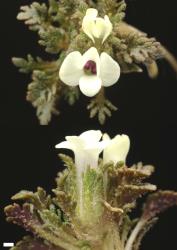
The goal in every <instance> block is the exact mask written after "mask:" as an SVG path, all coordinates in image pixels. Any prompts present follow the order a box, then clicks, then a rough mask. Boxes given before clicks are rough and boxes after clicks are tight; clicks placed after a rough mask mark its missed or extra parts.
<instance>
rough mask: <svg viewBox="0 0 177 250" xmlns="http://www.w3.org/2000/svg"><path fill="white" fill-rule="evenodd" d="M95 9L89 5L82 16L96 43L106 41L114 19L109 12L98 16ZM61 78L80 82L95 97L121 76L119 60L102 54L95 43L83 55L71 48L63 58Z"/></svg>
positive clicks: (85, 28)
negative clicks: (110, 17)
mask: <svg viewBox="0 0 177 250" xmlns="http://www.w3.org/2000/svg"><path fill="white" fill-rule="evenodd" d="M97 15H98V11H97V10H96V9H92V8H90V9H88V10H87V12H86V15H85V17H84V19H83V23H82V30H83V31H84V33H85V34H86V35H87V36H88V37H89V38H90V39H91V40H92V41H93V43H94V44H95V43H96V42H98V43H99V44H103V43H104V41H105V40H106V39H107V37H108V36H109V35H110V34H111V32H112V28H113V27H112V23H111V22H110V20H109V17H108V16H105V17H104V19H103V18H101V17H97ZM59 77H60V79H61V80H62V81H63V82H64V83H65V84H67V85H69V86H77V85H79V87H80V90H81V92H82V93H83V94H84V95H86V96H88V97H92V96H94V95H96V94H97V93H98V92H99V90H100V89H101V87H102V86H104V87H109V86H111V85H113V84H115V83H116V82H117V81H118V79H119V77H120V66H119V64H118V63H117V62H116V61H115V60H114V59H113V58H112V57H111V56H110V55H108V54H107V53H105V52H102V53H101V54H100V55H99V53H98V50H97V48H95V47H92V48H90V49H89V50H87V51H86V52H85V53H84V54H83V55H81V53H80V52H79V51H74V52H71V53H70V54H69V55H68V56H67V57H66V58H65V59H64V61H63V63H62V65H61V68H60V71H59Z"/></svg>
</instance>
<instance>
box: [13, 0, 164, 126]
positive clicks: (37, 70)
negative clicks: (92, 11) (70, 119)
mask: <svg viewBox="0 0 177 250" xmlns="http://www.w3.org/2000/svg"><path fill="white" fill-rule="evenodd" d="M90 7H92V8H97V9H98V10H99V14H100V15H101V16H104V15H108V16H109V18H110V20H111V22H112V24H113V33H112V35H111V36H110V37H109V38H108V39H107V40H106V41H105V42H104V44H103V45H102V46H101V45H100V46H101V47H99V48H98V49H99V51H105V52H107V53H108V54H110V55H111V56H112V57H113V58H114V59H115V60H117V61H118V63H119V64H120V66H121V72H123V73H131V72H142V68H141V64H144V65H145V66H146V67H147V71H148V74H149V76H150V77H151V78H154V77H156V76H157V75H158V67H157V64H156V62H155V61H156V60H157V59H159V58H162V57H163V56H164V50H163V49H162V47H161V45H160V44H159V43H158V42H156V40H155V39H154V38H148V37H147V35H146V34H144V33H142V32H140V31H139V30H137V29H135V28H133V27H132V26H130V25H128V24H126V23H124V22H123V19H124V17H125V10H126V3H125V1H124V0H121V1H114V0H97V1H92V0H87V1H84V0H81V1H80V0H74V1H73V0H67V1H66V0H61V1H58V0H48V2H47V3H46V2H45V3H41V4H40V3H38V2H34V3H32V4H30V5H29V6H23V7H21V9H20V13H19V14H18V16H17V18H18V19H19V20H21V21H24V23H25V24H26V25H28V27H29V29H30V30H32V31H35V32H37V33H38V36H39V39H38V43H39V44H40V45H42V46H43V47H44V49H45V51H46V52H47V53H49V54H52V55H53V54H55V55H54V56H53V60H52V61H48V60H42V59H41V58H39V57H37V58H36V59H34V58H33V57H32V56H31V55H28V57H27V59H22V58H13V63H14V64H15V65H16V66H17V67H18V68H19V70H20V72H23V73H30V74H31V78H32V80H33V81H32V83H30V84H29V87H28V92H27V100H28V101H30V102H31V103H32V105H33V106H34V107H35V108H36V109H37V112H36V114H37V116H38V118H39V121H40V124H42V125H46V124H48V123H49V122H50V121H51V118H52V115H53V114H58V113H59V111H58V102H59V100H60V99H61V98H63V99H64V100H66V101H67V102H68V103H69V104H70V105H73V104H74V103H75V102H76V101H77V100H78V98H79V90H78V88H70V87H68V86H63V84H62V83H61V82H60V80H59V76H58V72H59V68H60V65H61V63H62V62H63V59H64V58H65V56H66V55H67V54H69V53H70V52H72V51H75V50H77V51H80V52H81V53H84V52H85V51H86V50H87V49H89V48H90V47H92V46H95V45H94V44H93V43H92V41H91V40H90V39H89V38H88V37H87V36H86V35H85V34H84V33H83V31H82V29H81V24H82V19H83V17H84V15H85V13H86V10H87V9H88V8H90ZM50 58H51V56H50ZM56 58H57V59H56ZM88 109H89V110H90V117H91V118H92V117H95V116H98V120H99V122H100V124H104V123H105V120H106V117H110V116H111V113H112V111H116V110H117V108H116V107H115V106H114V105H112V104H111V102H110V101H109V100H107V99H106V98H105V96H104V94H101V97H100V93H99V94H98V96H96V98H93V99H92V100H91V102H90V104H89V105H88Z"/></svg>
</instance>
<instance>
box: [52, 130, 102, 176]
mask: <svg viewBox="0 0 177 250" xmlns="http://www.w3.org/2000/svg"><path fill="white" fill-rule="evenodd" d="M101 137H102V133H101V131H99V130H97V131H96V130H89V131H86V132H84V133H82V134H81V135H80V136H66V141H64V142H61V143H59V144H58V145H56V146H55V147H56V148H66V149H70V150H72V151H73V152H74V155H75V165H76V167H77V169H78V171H79V172H83V171H84V169H85V168H86V167H88V166H90V167H91V168H96V167H97V165H98V159H99V154H100V153H101V151H102V150H103V148H104V144H105V143H104V142H103V141H102V142H100V139H101Z"/></svg>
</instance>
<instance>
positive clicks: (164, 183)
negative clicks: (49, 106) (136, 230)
mask: <svg viewBox="0 0 177 250" xmlns="http://www.w3.org/2000/svg"><path fill="white" fill-rule="evenodd" d="M126 2H127V4H128V8H127V17H126V20H127V21H128V22H129V23H131V24H133V25H135V26H137V27H138V28H140V29H142V30H144V31H146V32H147V33H148V34H149V35H150V36H155V37H156V38H157V39H158V40H159V41H161V42H162V44H163V45H165V46H166V47H168V48H169V49H170V51H171V52H173V53H174V54H175V55H176V57H177V14H176V3H175V2H176V1H173V0H169V1H162V0H127V1H126ZM30 3H31V1H30V0H29V1H27V0H26V1H25V0H19V1H12V0H11V1H10V0H9V1H2V3H1V5H0V6H1V7H0V8H1V15H0V18H1V19H2V20H1V29H0V31H1V32H0V34H1V35H0V40H1V47H0V48H1V53H0V58H1V62H2V66H1V70H0V72H1V75H0V77H1V78H0V79H1V84H0V88H1V90H0V93H1V98H0V100H1V105H0V108H1V111H0V124H1V130H0V132H1V135H0V144H1V156H0V163H1V173H0V176H1V179H0V204H1V205H0V206H1V210H0V211H1V214H0V228H1V229H0V232H1V233H0V244H1V246H2V242H7V241H8V242H9V241H10V242H15V241H16V240H19V239H20V238H21V237H22V235H25V232H24V230H23V229H20V228H18V227H17V226H14V225H11V224H8V223H6V222H5V217H4V214H3V207H4V206H5V205H7V204H9V203H10V197H11V196H12V195H13V194H14V193H16V192H18V191H19V190H21V189H28V190H35V189H36V187H37V186H42V187H44V188H45V189H46V190H48V191H49V190H50V189H51V188H52V187H54V185H55V182H54V177H55V176H56V173H57V171H58V170H59V169H61V168H62V165H61V162H60V161H59V160H58V157H57V153H58V151H57V150H55V148H54V145H55V144H57V143H58V142H60V141H62V140H63V139H64V136H65V135H78V134H80V133H81V132H83V131H85V130H88V129H100V128H101V130H102V131H103V132H107V133H109V134H110V135H111V136H114V135H116V134H118V133H125V134H128V135H129V136H130V138H131V150H130V153H129V156H128V163H129V164H133V163H136V162H138V161H143V163H151V164H153V165H155V166H156V172H155V174H154V175H153V177H152V178H151V182H152V183H154V184H157V185H158V187H159V188H160V189H174V190H177V164H176V162H177V122H176V115H177V112H176V110H177V105H176V103H177V88H176V86H177V78H176V75H175V73H174V72H173V70H172V69H171V68H170V66H169V65H168V64H167V63H166V62H165V61H164V60H162V61H160V62H159V68H160V75H159V77H158V79H156V80H150V79H149V78H148V76H147V74H146V73H143V74H131V75H128V76H127V75H126V76H125V75H122V76H121V79H120V80H119V83H118V84H116V85H114V86H113V87H110V88H108V89H107V96H108V97H110V99H111V100H112V102H113V103H114V104H115V105H117V106H118V108H119V110H118V111H117V112H116V113H114V115H113V117H112V118H111V119H109V120H108V121H107V122H106V124H105V125H104V126H102V127H101V126H99V124H98V122H97V120H90V119H89V118H88V113H87V111H86V109H85V106H86V104H87V101H88V98H86V97H84V96H82V97H81V99H80V101H79V102H78V103H77V104H76V105H75V106H74V107H70V106H68V105H67V104H66V103H65V102H62V103H60V111H61V114H60V116H59V117H54V118H53V119H52V122H51V124H50V125H49V126H43V127H42V126H39V124H38V121H37V118H36V116H35V110H34V109H33V108H32V106H31V105H30V103H28V102H26V100H25V91H26V88H27V83H28V82H29V81H30V78H29V76H26V75H22V74H20V73H18V71H17V69H16V68H15V67H14V66H13V65H12V64H11V57H12V56H20V57H23V56H25V55H26V54H27V53H31V54H32V55H43V56H45V53H43V49H42V48H41V47H39V46H36V40H37V39H36V38H37V35H36V34H34V33H32V32H30V31H28V29H27V28H26V27H25V26H24V25H23V23H20V22H17V21H16V19H15V18H16V14H17V12H18V9H19V7H20V6H21V5H25V4H30ZM176 232H177V209H175V208H172V209H170V210H168V211H167V212H165V213H164V214H163V215H161V219H160V221H159V222H158V224H157V225H156V226H155V227H154V229H153V230H152V231H151V232H150V233H149V234H148V235H147V236H146V237H145V240H144V242H143V245H142V248H141V249H142V250H150V249H153V250H155V249H156V250H167V249H170V250H177V239H176Z"/></svg>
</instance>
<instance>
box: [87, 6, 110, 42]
mask: <svg viewBox="0 0 177 250" xmlns="http://www.w3.org/2000/svg"><path fill="white" fill-rule="evenodd" d="M97 15H98V11H97V10H96V9H92V8H90V9H88V10H87V12H86V15H85V17H84V19H83V22H82V29H83V31H84V32H85V34H86V35H87V36H88V37H90V38H91V39H92V41H93V42H95V38H96V39H100V40H102V43H103V42H104V41H105V40H106V38H107V37H108V36H109V35H110V34H111V32H112V23H111V22H110V20H109V17H108V16H107V15H106V16H104V19H103V18H101V17H97Z"/></svg>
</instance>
